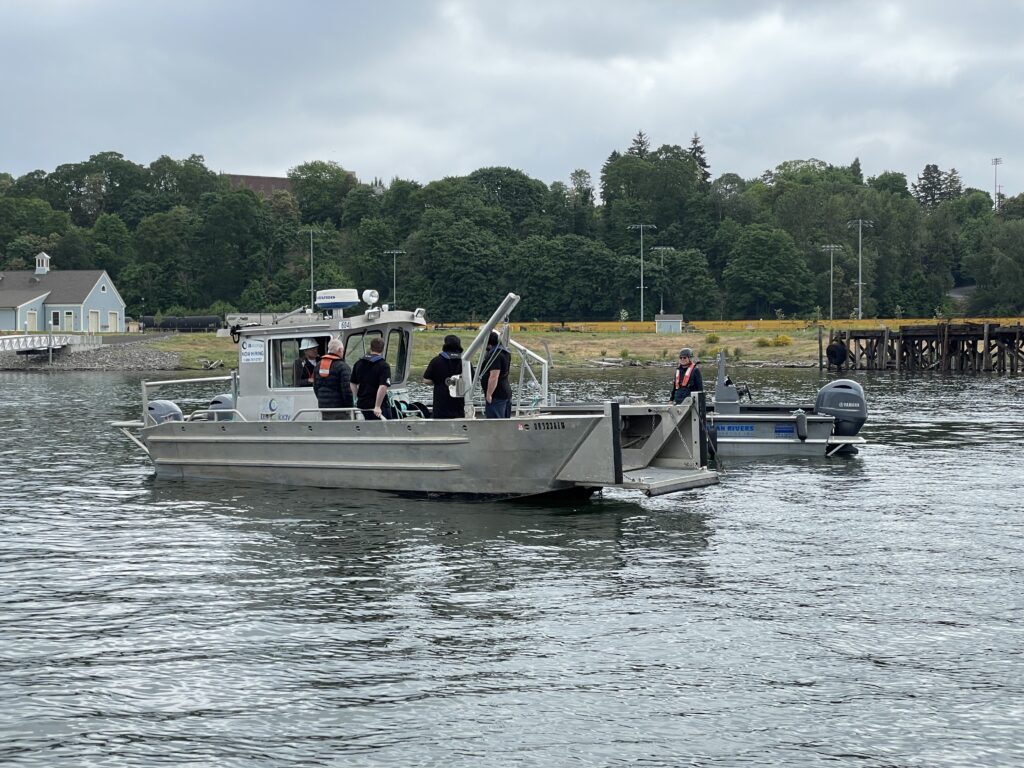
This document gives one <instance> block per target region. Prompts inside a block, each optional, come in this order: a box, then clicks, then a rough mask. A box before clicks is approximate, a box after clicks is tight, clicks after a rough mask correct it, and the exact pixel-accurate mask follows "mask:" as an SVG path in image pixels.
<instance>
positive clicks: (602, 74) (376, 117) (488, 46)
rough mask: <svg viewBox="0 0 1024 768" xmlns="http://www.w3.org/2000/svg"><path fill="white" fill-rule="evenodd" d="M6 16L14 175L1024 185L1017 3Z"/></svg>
mask: <svg viewBox="0 0 1024 768" xmlns="http://www.w3.org/2000/svg"><path fill="white" fill-rule="evenodd" d="M946 5H947V4H945V3H943V4H939V3H932V2H901V3H889V4H887V3H877V2H831V3H813V4H812V3H803V2H792V3H786V2H779V3H757V2H745V3H743V2H741V3H718V2H686V3H682V2H653V1H649V2H639V3H630V4H626V3H619V2H563V3H551V2H548V3H545V2H540V1H538V2H516V3H498V2H472V1H471V0H449V1H448V2H433V3H427V2H382V3H376V4H373V5H371V4H364V3H357V2H346V3H336V2H327V1H326V0H325V1H324V2H313V1H312V0H306V1H305V2H293V3H289V4H282V3H278V2H241V1H240V0H239V1H235V2H230V1H228V0H222V1H221V2H207V1H200V0H188V1H183V0H178V1H177V2H167V1H166V0H150V1H149V2H146V3H138V2H128V1H127V0H122V1H119V2H114V1H108V2H101V1H98V2H86V1H85V0H34V1H32V2H29V0H25V1H24V2H18V1H17V0H15V1H14V2H5V3H3V4H0V67H2V71H3V72H4V77H3V79H2V80H0V103H2V104H3V105H4V113H5V117H4V120H2V121H0V170H6V171H9V172H11V173H14V174H16V175H20V174H22V173H25V172H27V171H29V170H33V169H35V168H42V169H45V170H50V169H52V168H53V167H55V166H56V165H58V164H60V163H64V162H77V161H80V160H84V159H86V158H87V157H88V156H89V155H91V154H94V153H96V152H100V151H105V150H110V149H113V150H117V151H120V152H123V153H124V154H125V155H126V156H128V157H129V158H131V159H133V160H135V161H137V162H142V163H148V162H150V161H152V160H153V159H155V158H156V157H158V156H159V155H161V154H170V155H172V156H175V157H182V156H185V155H188V154H191V153H193V152H195V153H199V154H203V155H205V156H206V158H207V162H208V164H209V165H210V167H212V168H215V169H217V170H223V171H233V172H248V173H265V174H273V175H278V174H283V173H284V172H286V171H287V170H288V168H290V167H292V166H294V165H296V164H298V163H300V162H303V161H305V160H310V159H332V160H336V161H337V162H339V163H340V164H341V165H343V166H345V167H346V168H349V169H351V170H353V171H355V172H356V173H357V174H358V175H359V177H360V178H362V179H365V180H369V179H371V178H373V177H375V176H376V177H381V178H384V179H385V180H387V179H390V178H392V177H394V176H400V177H403V178H415V179H419V180H421V181H427V180H431V179H436V178H441V177H443V176H447V175H454V174H460V173H466V172H468V171H471V170H473V169H475V168H478V167H481V166H485V165H510V166H513V167H517V168H521V169H523V170H524V171H526V172H527V173H529V174H530V175H532V176H535V177H537V178H540V179H543V180H544V181H546V182H549V183H550V182H552V181H555V180H567V179H568V176H569V173H570V172H571V171H572V170H573V169H575V168H585V169H587V170H590V171H591V173H592V174H594V177H595V180H596V179H597V176H598V174H599V171H600V167H601V164H602V163H603V162H604V160H605V158H606V157H607V156H608V154H609V153H610V152H611V151H612V150H613V149H620V150H621V149H624V148H625V147H626V146H628V144H629V142H630V140H631V138H632V136H633V135H634V134H635V133H636V131H637V130H638V129H643V130H644V131H645V132H646V133H647V134H648V135H649V136H650V137H651V140H652V142H653V143H654V144H655V145H658V144H662V143H670V144H681V145H686V144H687V143H688V142H689V140H690V137H691V136H692V135H693V133H694V132H697V133H699V134H700V136H701V137H702V139H703V141H704V144H705V146H706V148H707V153H708V157H709V160H710V161H711V164H712V172H713V173H714V174H716V175H717V174H720V173H724V172H736V173H739V174H741V175H743V176H746V177H752V176H756V175H759V174H760V173H761V172H763V171H764V170H766V169H768V168H772V167H774V166H775V165H777V164H779V163H781V162H783V161H786V160H792V159H801V158H808V157H817V158H819V159H822V160H825V161H827V162H831V163H836V164H840V163H848V162H850V161H851V160H852V159H853V158H854V157H860V159H861V163H862V165H863V167H864V170H865V172H866V173H867V174H869V175H874V174H877V173H881V172H882V171H885V170H896V171H902V172H905V173H906V174H907V175H908V177H909V178H910V179H911V180H913V179H914V178H915V177H916V175H917V174H918V173H919V172H920V171H921V169H922V168H923V167H924V165H925V164H926V163H930V162H934V163H938V164H939V165H940V166H941V167H943V168H946V169H948V168H950V167H956V168H957V169H958V170H959V171H960V173H961V175H962V177H963V178H964V181H965V183H967V184H968V185H971V186H977V187H980V188H982V189H985V190H989V191H991V189H992V167H991V165H990V159H991V158H992V157H993V156H996V155H998V156H1002V157H1003V158H1004V160H1005V164H1004V165H1002V166H1001V167H1000V169H999V182H1000V184H1001V185H1002V186H1003V190H1004V193H1005V194H1007V195H1014V194H1018V193H1019V192H1020V191H1021V186H1022V181H1024V170H1022V168H1021V166H1024V157H1014V156H1013V151H1014V148H1015V146H1016V145H1017V144H1018V143H1019V139H1018V138H1015V137H1019V136H1020V135H1022V133H1024V45H1022V42H1024V41H1022V40H1021V37H1022V35H1024V33H1022V31H1021V30H1024V5H1022V4H1021V3H1020V2H1014V3H1006V2H981V3H972V4H957V5H955V6H953V7H948V8H947V7H944V6H946Z"/></svg>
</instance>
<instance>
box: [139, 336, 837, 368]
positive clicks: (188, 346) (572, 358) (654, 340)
mask: <svg viewBox="0 0 1024 768" xmlns="http://www.w3.org/2000/svg"><path fill="white" fill-rule="evenodd" d="M449 333H455V334H457V335H458V336H459V337H460V338H461V339H462V344H463V346H467V345H468V344H469V342H470V341H471V340H472V338H473V336H474V335H475V331H458V330H450V329H449V330H439V331H421V332H417V333H416V334H415V335H414V340H413V365H414V366H421V365H422V366H424V367H425V366H426V364H427V362H428V361H429V360H430V358H432V357H433V356H434V355H436V354H437V353H438V351H439V350H440V349H441V344H442V341H443V340H444V337H445V336H446V335H447V334H449ZM136 338H138V339H139V340H140V341H143V342H144V343H145V344H146V345H147V346H151V347H152V348H153V349H158V350H160V351H163V352H171V353H174V354H177V355H178V356H179V358H180V361H181V362H180V367H181V368H182V369H183V370H202V369H203V367H204V361H213V360H220V361H222V362H223V363H224V366H225V367H227V368H232V367H235V365H236V364H237V360H238V347H237V346H236V345H235V344H234V343H233V342H232V341H231V339H230V338H227V337H218V336H216V335H215V334H212V333H175V334H171V335H168V336H160V337H159V338H152V339H147V338H146V337H145V336H141V337H136ZM513 338H515V339H516V341H518V342H519V343H520V344H523V345H524V346H526V347H528V348H529V349H531V350H533V351H534V352H536V353H537V354H540V355H545V354H547V355H548V356H549V357H550V359H551V362H552V364H553V365H554V366H556V367H580V366H588V365H593V363H592V362H591V361H594V360H598V359H601V358H604V359H606V360H608V361H615V360H617V361H622V362H626V363H640V364H665V365H674V364H675V362H676V359H677V356H678V354H679V350H680V349H681V348H682V347H691V348H692V349H693V350H694V351H695V352H696V353H697V355H698V358H699V360H701V361H702V362H704V363H705V364H708V363H710V362H711V361H712V360H713V359H714V358H715V357H716V356H717V354H718V351H719V350H720V349H725V350H726V354H727V356H728V358H729V360H730V361H731V362H734V363H745V364H752V365H753V364H771V365H790V366H812V365H817V364H818V331H817V329H816V328H811V329H800V330H794V331H791V332H788V333H785V334H779V333H776V332H764V331H761V332H759V331H749V330H747V331H721V332H717V333H702V332H690V333H683V334H655V333H621V332H619V333H615V332H593V333H591V332H578V331H564V332H553V331H525V332H519V333H514V334H513ZM787 340H788V342H789V343H785V342H786V341H787Z"/></svg>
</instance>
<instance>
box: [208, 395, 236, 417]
mask: <svg viewBox="0 0 1024 768" xmlns="http://www.w3.org/2000/svg"><path fill="white" fill-rule="evenodd" d="M207 409H208V410H211V411H229V413H210V414H207V415H208V416H209V417H210V418H212V419H213V420H214V421H231V419H232V417H233V416H234V414H233V413H230V411H233V410H234V409H235V398H234V397H232V396H231V393H229V392H226V393H224V394H222V395H217V396H216V397H215V398H213V400H211V401H210V404H209V405H208V406H207Z"/></svg>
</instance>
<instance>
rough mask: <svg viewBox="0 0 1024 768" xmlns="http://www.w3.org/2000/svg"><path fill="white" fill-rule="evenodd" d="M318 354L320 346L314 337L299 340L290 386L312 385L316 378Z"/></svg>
mask: <svg viewBox="0 0 1024 768" xmlns="http://www.w3.org/2000/svg"><path fill="white" fill-rule="evenodd" d="M319 356H320V347H319V345H318V344H317V342H316V339H303V340H302V341H300V342H299V357H298V359H297V360H296V361H295V364H294V365H293V366H292V379H293V381H292V386H293V387H312V386H313V380H314V379H315V378H316V359H317V358H318V357H319Z"/></svg>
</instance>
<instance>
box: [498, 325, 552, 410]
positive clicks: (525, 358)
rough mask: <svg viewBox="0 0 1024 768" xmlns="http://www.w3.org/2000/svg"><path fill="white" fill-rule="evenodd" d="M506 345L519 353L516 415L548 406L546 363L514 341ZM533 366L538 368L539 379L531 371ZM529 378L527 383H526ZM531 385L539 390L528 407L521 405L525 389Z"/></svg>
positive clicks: (543, 359) (545, 360) (510, 340)
mask: <svg viewBox="0 0 1024 768" xmlns="http://www.w3.org/2000/svg"><path fill="white" fill-rule="evenodd" d="M508 345H509V346H510V347H512V348H513V349H515V350H516V351H517V352H518V353H519V388H518V392H517V396H516V415H519V414H521V413H522V412H523V411H534V410H537V408H540V407H543V406H547V405H550V403H549V402H548V361H547V359H545V358H543V357H541V356H540V355H538V354H537V353H536V352H534V351H533V350H532V349H527V348H526V347H524V346H523V345H522V344H520V343H519V342H518V341H516V340H514V339H509V340H508ZM534 365H539V366H540V378H539V379H538V378H537V374H536V372H535V371H534V370H533V366H534ZM527 377H529V381H527ZM530 384H533V385H534V386H535V387H537V389H538V390H540V391H539V392H538V393H537V395H536V396H535V397H534V401H533V402H532V403H531V404H530V405H529V406H524V405H523V400H524V399H525V398H524V394H525V391H526V387H527V386H528V385H530Z"/></svg>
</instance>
